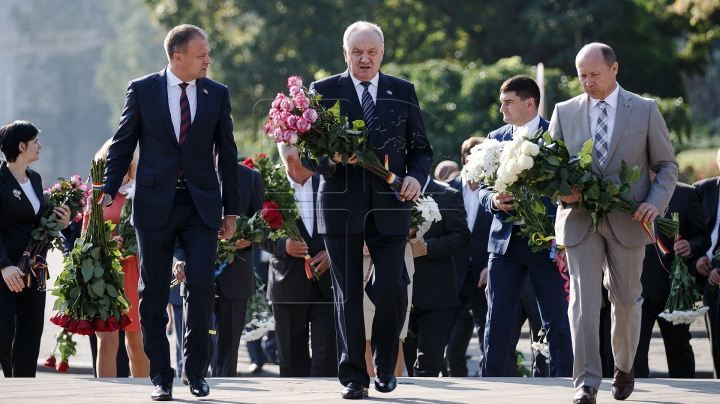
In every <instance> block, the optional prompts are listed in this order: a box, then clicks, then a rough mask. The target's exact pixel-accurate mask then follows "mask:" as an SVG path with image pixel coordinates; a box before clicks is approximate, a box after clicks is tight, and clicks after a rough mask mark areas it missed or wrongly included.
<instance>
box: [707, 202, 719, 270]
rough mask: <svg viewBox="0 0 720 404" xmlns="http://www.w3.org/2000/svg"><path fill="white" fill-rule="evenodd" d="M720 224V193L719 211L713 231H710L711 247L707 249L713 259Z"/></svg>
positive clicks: (708, 254) (708, 255) (709, 256)
mask: <svg viewBox="0 0 720 404" xmlns="http://www.w3.org/2000/svg"><path fill="white" fill-rule="evenodd" d="M719 225H720V195H719V196H718V213H717V214H716V215H715V225H714V226H713V231H712V233H710V249H709V250H707V252H706V253H705V255H707V257H708V258H710V261H712V257H713V253H714V252H715V251H714V249H715V245H716V244H717V242H718V226H719Z"/></svg>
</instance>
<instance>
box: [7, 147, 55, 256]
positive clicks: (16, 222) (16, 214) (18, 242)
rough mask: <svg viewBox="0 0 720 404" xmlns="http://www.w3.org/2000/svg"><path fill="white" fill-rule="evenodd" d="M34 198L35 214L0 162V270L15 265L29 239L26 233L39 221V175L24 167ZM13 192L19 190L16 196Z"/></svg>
mask: <svg viewBox="0 0 720 404" xmlns="http://www.w3.org/2000/svg"><path fill="white" fill-rule="evenodd" d="M26 173H27V176H28V178H29V179H30V183H31V184H32V187H33V189H34V190H35V193H36V194H37V197H38V199H40V209H38V212H37V213H35V211H34V210H33V207H32V204H31V203H30V200H29V199H28V198H27V196H26V195H25V192H23V190H22V188H21V187H20V184H19V183H18V182H17V180H16V179H15V177H14V176H13V175H12V173H11V172H10V170H9V169H8V167H7V163H6V162H5V161H2V162H0V269H3V268H6V267H9V266H17V264H18V263H19V262H20V258H21V257H22V254H23V252H24V251H25V248H26V247H27V245H28V242H29V241H30V233H32V231H33V229H35V228H36V227H37V226H38V225H39V224H40V217H41V216H42V213H43V210H44V209H45V200H44V198H43V189H42V178H40V174H38V173H36V172H35V171H33V170H31V169H29V168H28V169H27V172H26ZM13 191H16V192H15V193H17V191H19V192H20V193H19V198H18V197H16V196H15V193H13Z"/></svg>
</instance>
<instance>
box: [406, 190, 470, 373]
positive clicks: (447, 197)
mask: <svg viewBox="0 0 720 404" xmlns="http://www.w3.org/2000/svg"><path fill="white" fill-rule="evenodd" d="M423 195H425V196H430V197H432V198H433V199H435V202H437V204H438V208H439V209H440V214H441V215H442V219H441V220H440V221H438V222H434V223H432V225H431V226H430V229H429V230H428V231H427V232H426V233H425V234H424V235H423V236H422V237H418V239H417V240H416V241H415V242H414V243H413V244H412V250H413V257H415V258H414V263H415V273H414V275H413V297H412V308H411V310H410V322H409V325H408V327H409V328H408V336H407V338H405V342H404V343H403V352H404V354H405V363H407V364H408V366H407V369H408V374H409V375H410V376H415V377H438V375H439V374H440V370H441V368H442V364H443V353H444V351H445V343H446V335H447V332H448V330H449V328H450V321H451V320H452V316H453V313H454V311H455V308H456V307H457V306H459V305H460V300H459V298H458V288H457V277H456V275H455V261H454V260H453V255H454V254H457V253H462V252H465V251H467V249H468V247H470V229H468V226H467V222H466V220H467V219H466V215H465V206H464V204H463V198H462V194H461V193H460V192H458V191H457V190H455V189H453V188H450V187H449V186H447V184H444V183H441V182H437V181H433V180H429V181H428V183H427V185H426V187H425V190H424V191H423ZM415 358H417V359H415Z"/></svg>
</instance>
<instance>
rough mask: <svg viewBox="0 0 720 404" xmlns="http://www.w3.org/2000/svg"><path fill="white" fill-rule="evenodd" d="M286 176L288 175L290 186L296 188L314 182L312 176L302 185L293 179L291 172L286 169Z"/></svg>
mask: <svg viewBox="0 0 720 404" xmlns="http://www.w3.org/2000/svg"><path fill="white" fill-rule="evenodd" d="M285 176H286V177H287V179H288V182H290V186H291V187H293V188H295V187H296V186H297V187H298V188H300V189H302V188H304V187H306V186H307V185H308V183H309V184H312V177H310V178H308V179H307V181H305V185H300V184H299V183H297V182H295V181H293V179H292V178H290V174H288V173H287V171H285Z"/></svg>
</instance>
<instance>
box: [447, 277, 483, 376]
mask: <svg viewBox="0 0 720 404" xmlns="http://www.w3.org/2000/svg"><path fill="white" fill-rule="evenodd" d="M458 281H459V282H463V283H462V286H461V288H460V294H459V296H460V306H458V307H457V308H456V309H455V311H454V312H453V315H452V318H451V319H450V326H449V328H448V334H447V350H446V352H445V361H446V365H447V370H446V372H447V375H446V374H443V376H451V377H467V376H468V367H467V359H466V358H465V354H466V353H467V350H468V346H469V345H470V340H471V339H472V335H473V329H475V331H476V332H477V335H478V336H482V335H483V334H484V332H485V317H486V316H487V309H488V307H487V300H486V299H485V289H484V288H478V287H477V283H476V282H475V276H474V275H473V271H472V269H469V270H468V271H467V272H466V275H465V279H464V280H462V279H459V280H458ZM483 342H484V341H483V339H482V337H480V338H478V344H479V345H480V363H482V361H483V359H482V358H483V357H484V352H485V350H484V348H483Z"/></svg>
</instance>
